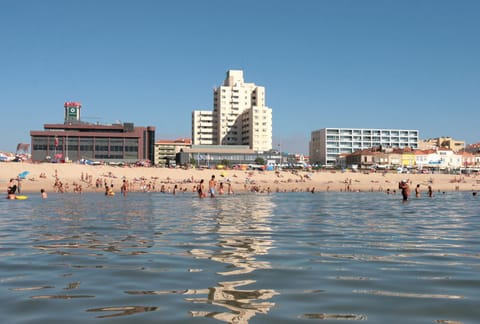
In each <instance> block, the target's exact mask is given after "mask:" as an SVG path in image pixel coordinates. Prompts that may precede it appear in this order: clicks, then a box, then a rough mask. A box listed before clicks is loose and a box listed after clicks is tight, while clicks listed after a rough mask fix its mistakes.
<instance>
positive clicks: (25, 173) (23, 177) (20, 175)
mask: <svg viewBox="0 0 480 324" xmlns="http://www.w3.org/2000/svg"><path fill="white" fill-rule="evenodd" d="M29 174H30V172H29V171H23V172H22V173H20V174H19V175H18V177H19V178H20V179H25V178H26V177H27V175H29Z"/></svg>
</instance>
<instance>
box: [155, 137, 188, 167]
mask: <svg viewBox="0 0 480 324" xmlns="http://www.w3.org/2000/svg"><path fill="white" fill-rule="evenodd" d="M191 147H192V140H191V139H189V138H180V139H176V140H159V141H156V142H155V164H156V165H159V166H172V164H173V163H175V159H176V156H177V153H179V152H180V151H184V150H186V149H188V148H191Z"/></svg>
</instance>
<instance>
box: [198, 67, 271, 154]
mask: <svg viewBox="0 0 480 324" xmlns="http://www.w3.org/2000/svg"><path fill="white" fill-rule="evenodd" d="M192 140H193V145H247V146H248V147H249V148H251V149H252V150H254V151H256V152H261V151H269V150H271V149H272V109H271V108H269V107H267V106H266V105H265V88H264V87H261V86H257V85H255V84H254V83H246V82H244V79H243V71H239V70H229V71H228V72H227V77H226V78H225V81H224V82H223V85H222V86H220V87H218V88H215V89H214V91H213V111H204V110H202V111H200V110H196V111H193V112H192Z"/></svg>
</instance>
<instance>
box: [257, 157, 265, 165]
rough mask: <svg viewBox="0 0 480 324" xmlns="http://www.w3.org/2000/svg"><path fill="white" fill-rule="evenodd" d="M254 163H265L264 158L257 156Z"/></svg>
mask: <svg viewBox="0 0 480 324" xmlns="http://www.w3.org/2000/svg"><path fill="white" fill-rule="evenodd" d="M255 163H256V164H258V165H265V160H264V159H263V158H261V157H257V158H256V159H255Z"/></svg>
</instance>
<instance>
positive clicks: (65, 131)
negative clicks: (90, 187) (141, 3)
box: [30, 102, 155, 163]
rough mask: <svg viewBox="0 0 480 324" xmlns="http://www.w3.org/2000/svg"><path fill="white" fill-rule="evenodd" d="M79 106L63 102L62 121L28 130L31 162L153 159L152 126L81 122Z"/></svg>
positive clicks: (78, 104) (153, 130)
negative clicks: (63, 113)
mask: <svg viewBox="0 0 480 324" xmlns="http://www.w3.org/2000/svg"><path fill="white" fill-rule="evenodd" d="M81 107H82V106H81V104H80V103H78V102H66V103H65V105H64V108H65V119H64V123H63V124H44V130H41V131H39V130H33V131H30V137H31V148H32V161H35V162H42V161H57V162H68V161H72V160H73V161H78V160H90V161H101V162H136V161H138V160H150V161H151V162H152V163H153V162H154V159H155V157H154V144H155V127H153V126H147V127H136V126H134V124H133V123H123V124H120V123H119V124H110V125H101V124H91V123H87V122H83V121H82V120H81V117H80V110H81Z"/></svg>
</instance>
